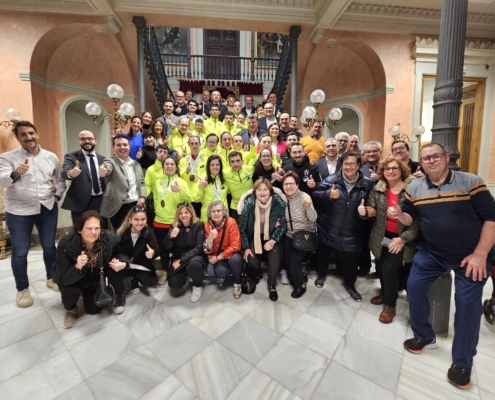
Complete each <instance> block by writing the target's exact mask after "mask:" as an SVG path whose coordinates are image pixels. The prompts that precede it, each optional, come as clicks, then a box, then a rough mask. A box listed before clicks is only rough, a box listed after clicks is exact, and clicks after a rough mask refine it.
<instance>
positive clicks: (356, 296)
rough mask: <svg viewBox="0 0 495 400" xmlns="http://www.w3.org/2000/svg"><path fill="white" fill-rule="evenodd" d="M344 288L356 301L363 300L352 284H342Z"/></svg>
mask: <svg viewBox="0 0 495 400" xmlns="http://www.w3.org/2000/svg"><path fill="white" fill-rule="evenodd" d="M344 289H345V291H346V292H347V293H349V295H350V296H351V297H352V298H353V299H354V300H356V301H363V298H362V297H361V295H360V294H359V293H358V291H357V290H356V289H355V288H354V286H347V285H344Z"/></svg>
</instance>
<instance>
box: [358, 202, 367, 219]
mask: <svg viewBox="0 0 495 400" xmlns="http://www.w3.org/2000/svg"><path fill="white" fill-rule="evenodd" d="M358 214H359V215H360V216H361V217H364V216H365V215H366V207H365V206H364V199H363V200H361V204H360V205H359V206H358Z"/></svg>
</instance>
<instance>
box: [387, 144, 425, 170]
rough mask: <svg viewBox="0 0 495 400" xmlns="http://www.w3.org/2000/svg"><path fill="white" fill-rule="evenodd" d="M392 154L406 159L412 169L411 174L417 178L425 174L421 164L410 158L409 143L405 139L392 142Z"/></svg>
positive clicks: (403, 159)
mask: <svg viewBox="0 0 495 400" xmlns="http://www.w3.org/2000/svg"><path fill="white" fill-rule="evenodd" d="M392 155H393V156H394V157H397V158H400V159H401V160H402V161H404V162H405V163H406V164H407V166H408V167H409V169H410V170H411V174H412V175H413V176H414V177H415V178H421V177H423V176H424V174H423V172H422V171H421V165H419V163H418V162H416V161H413V160H411V159H410V158H409V155H410V151H409V145H408V144H407V143H406V142H404V141H403V140H397V141H395V142H394V143H393V144H392Z"/></svg>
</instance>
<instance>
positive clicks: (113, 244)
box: [52, 229, 129, 286]
mask: <svg viewBox="0 0 495 400" xmlns="http://www.w3.org/2000/svg"><path fill="white" fill-rule="evenodd" d="M101 234H102V235H105V237H106V239H107V248H106V251H105V254H104V257H103V265H104V266H105V267H104V268H105V270H106V269H107V268H110V267H109V266H108V263H109V262H110V260H112V259H113V258H117V259H119V260H120V261H123V262H125V263H126V264H127V265H126V268H129V257H127V255H126V254H124V252H123V251H122V247H121V246H120V238H119V237H118V236H117V235H116V234H115V233H113V232H110V231H107V230H106V229H103V230H102V231H101ZM82 249H83V246H82V238H81V235H80V234H79V233H77V232H71V233H69V234H68V235H67V236H65V237H63V238H62V239H61V240H60V242H59V243H58V246H57V254H56V256H55V263H54V264H53V267H52V279H53V281H54V282H55V283H57V284H58V285H62V286H69V285H73V284H74V283H76V282H78V281H79V280H81V279H82V278H83V277H84V276H85V275H86V274H88V273H90V272H94V271H92V270H91V269H89V268H86V267H83V268H82V269H81V270H78V269H77V268H75V265H76V263H77V257H78V256H79V255H80V254H81V252H82V251H83V250H82ZM97 268H98V267H96V269H97Z"/></svg>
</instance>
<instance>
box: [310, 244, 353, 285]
mask: <svg viewBox="0 0 495 400" xmlns="http://www.w3.org/2000/svg"><path fill="white" fill-rule="evenodd" d="M331 252H333V253H334V254H335V258H336V260H335V262H336V264H337V269H338V271H339V272H340V273H341V274H342V276H343V277H344V282H345V285H347V286H350V287H354V284H355V283H356V279H357V273H358V266H359V257H360V252H359V251H356V252H354V251H340V250H337V249H334V248H331V247H329V246H326V245H325V244H323V243H322V242H319V243H318V251H317V253H316V254H317V257H318V276H327V271H328V263H329V259H330V253H331Z"/></svg>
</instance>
